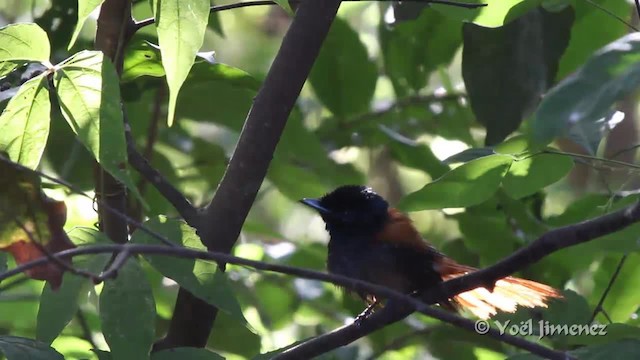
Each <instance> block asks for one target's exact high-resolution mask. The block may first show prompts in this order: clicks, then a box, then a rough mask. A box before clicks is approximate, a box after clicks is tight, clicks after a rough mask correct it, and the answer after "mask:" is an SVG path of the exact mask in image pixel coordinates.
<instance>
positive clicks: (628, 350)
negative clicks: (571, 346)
mask: <svg viewBox="0 0 640 360" xmlns="http://www.w3.org/2000/svg"><path fill="white" fill-rule="evenodd" d="M570 354H571V355H573V356H575V357H576V358H578V359H580V360H611V359H640V340H623V341H616V342H612V343H608V344H601V345H592V346H586V347H583V348H580V349H578V350H573V351H571V352H570Z"/></svg>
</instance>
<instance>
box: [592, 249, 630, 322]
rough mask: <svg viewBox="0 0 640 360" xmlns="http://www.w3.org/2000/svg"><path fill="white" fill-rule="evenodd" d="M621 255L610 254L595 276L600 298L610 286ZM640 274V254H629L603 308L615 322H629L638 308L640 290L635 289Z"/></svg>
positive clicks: (596, 290)
mask: <svg viewBox="0 0 640 360" xmlns="http://www.w3.org/2000/svg"><path fill="white" fill-rule="evenodd" d="M620 257H621V256H620V255H617V256H609V257H608V258H607V259H606V260H605V261H603V263H602V264H601V265H600V268H599V269H598V270H599V272H598V273H597V274H596V275H597V276H595V282H596V284H595V287H594V290H593V292H594V294H597V296H595V297H596V298H598V300H599V297H600V296H601V295H602V293H604V291H605V289H607V287H608V286H609V282H610V281H611V277H612V276H613V273H614V271H615V269H616V268H617V266H618V262H619V261H620ZM638 276H640V254H637V253H633V254H629V255H628V256H627V259H626V261H625V263H624V265H623V267H622V269H621V270H620V272H619V273H618V277H617V278H616V280H615V282H614V283H613V286H612V287H611V289H609V293H608V294H607V298H606V299H605V302H604V304H603V308H604V310H605V311H606V313H607V316H608V318H609V319H611V320H612V321H614V322H627V321H629V320H630V319H631V315H632V314H635V313H636V311H637V310H638V303H640V292H639V291H633V289H635V287H634V286H635V285H634V284H635V282H636V281H637V280H638Z"/></svg>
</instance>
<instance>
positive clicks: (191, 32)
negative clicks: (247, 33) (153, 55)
mask: <svg viewBox="0 0 640 360" xmlns="http://www.w3.org/2000/svg"><path fill="white" fill-rule="evenodd" d="M209 3H210V2H209V0H191V1H189V4H188V6H185V4H184V2H183V1H180V0H153V12H154V16H155V20H156V22H155V24H156V28H157V30H158V42H159V45H160V52H161V53H162V65H163V66H164V69H165V72H166V74H167V84H168V85H169V109H168V119H167V121H168V124H169V126H171V124H172V123H173V118H174V114H175V109H176V101H177V99H178V93H179V92H180V88H181V87H182V83H183V82H184V81H185V80H186V78H187V75H189V71H190V70H191V66H193V62H194V59H195V57H196V54H197V53H198V51H200V47H201V46H202V42H203V41H204V33H205V31H206V30H207V22H208V20H209Z"/></svg>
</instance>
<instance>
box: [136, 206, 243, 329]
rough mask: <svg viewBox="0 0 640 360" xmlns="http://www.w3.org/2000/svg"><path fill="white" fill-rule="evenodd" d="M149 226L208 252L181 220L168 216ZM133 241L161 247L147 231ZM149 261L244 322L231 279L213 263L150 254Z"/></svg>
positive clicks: (153, 221)
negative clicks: (229, 280)
mask: <svg viewBox="0 0 640 360" xmlns="http://www.w3.org/2000/svg"><path fill="white" fill-rule="evenodd" d="M145 226H146V227H147V228H149V229H151V230H153V231H155V232H157V233H160V234H162V235H164V236H165V237H166V238H167V239H169V240H171V241H172V242H174V243H176V244H177V245H180V246H183V247H188V248H193V249H198V250H203V251H206V248H205V247H204V245H202V242H201V241H200V238H199V237H198V235H196V233H195V230H194V229H193V228H192V227H190V226H189V225H187V224H186V223H184V222H183V221H178V220H169V219H167V218H166V217H164V216H160V217H157V218H153V219H151V220H149V221H147V222H145ZM131 242H133V243H138V244H158V243H159V242H158V240H157V239H155V238H153V237H151V236H150V235H149V234H147V233H146V232H144V231H141V230H137V231H136V232H135V233H133V235H132V236H131ZM145 259H147V260H148V261H149V263H151V265H152V266H153V267H155V268H156V269H157V270H158V271H159V272H160V273H162V274H163V275H164V276H166V277H168V278H170V279H173V280H175V281H176V282H177V283H178V284H180V286H182V287H184V288H185V289H187V290H189V292H191V293H192V294H193V295H195V296H197V297H198V298H200V299H202V300H204V301H206V302H208V303H209V304H212V305H215V306H216V307H218V309H220V310H222V311H225V312H227V313H229V314H231V315H233V316H234V317H236V318H237V319H241V320H242V321H246V320H244V316H243V315H242V310H241V309H240V305H239V304H238V302H237V300H236V299H235V297H234V295H233V293H232V292H231V289H230V288H229V284H228V283H227V278H226V276H225V275H224V273H223V272H221V271H218V266H217V264H216V263H215V262H213V261H207V260H198V259H177V258H174V257H167V256H159V255H148V256H145Z"/></svg>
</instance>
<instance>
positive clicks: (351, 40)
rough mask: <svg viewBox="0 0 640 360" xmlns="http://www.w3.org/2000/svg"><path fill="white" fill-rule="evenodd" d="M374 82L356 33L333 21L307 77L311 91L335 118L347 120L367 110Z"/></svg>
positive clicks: (371, 67)
mask: <svg viewBox="0 0 640 360" xmlns="http://www.w3.org/2000/svg"><path fill="white" fill-rule="evenodd" d="M377 80H378V72H377V69H376V65H375V63H374V62H373V61H372V60H369V55H368V53H367V48H365V46H364V44H363V43H362V42H361V41H360V38H359V37H358V33H357V32H355V31H354V30H353V29H352V28H351V27H350V26H349V24H347V23H346V22H345V21H344V20H341V19H340V18H336V20H335V21H334V22H333V25H331V30H330V31H329V34H328V35H327V38H326V40H325V41H324V44H323V46H322V49H321V50H320V54H319V55H318V58H317V59H316V61H315V64H314V66H313V69H312V70H311V74H310V75H309V82H310V83H311V86H312V87H313V90H314V92H315V93H316V95H317V96H318V98H320V100H321V101H322V103H323V104H324V105H325V106H326V107H327V108H328V109H329V110H331V112H332V113H333V114H334V115H336V116H338V117H346V116H349V115H354V114H358V113H361V112H364V111H367V110H368V109H369V103H370V102H371V98H372V97H373V93H374V91H375V88H376V82H377Z"/></svg>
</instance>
